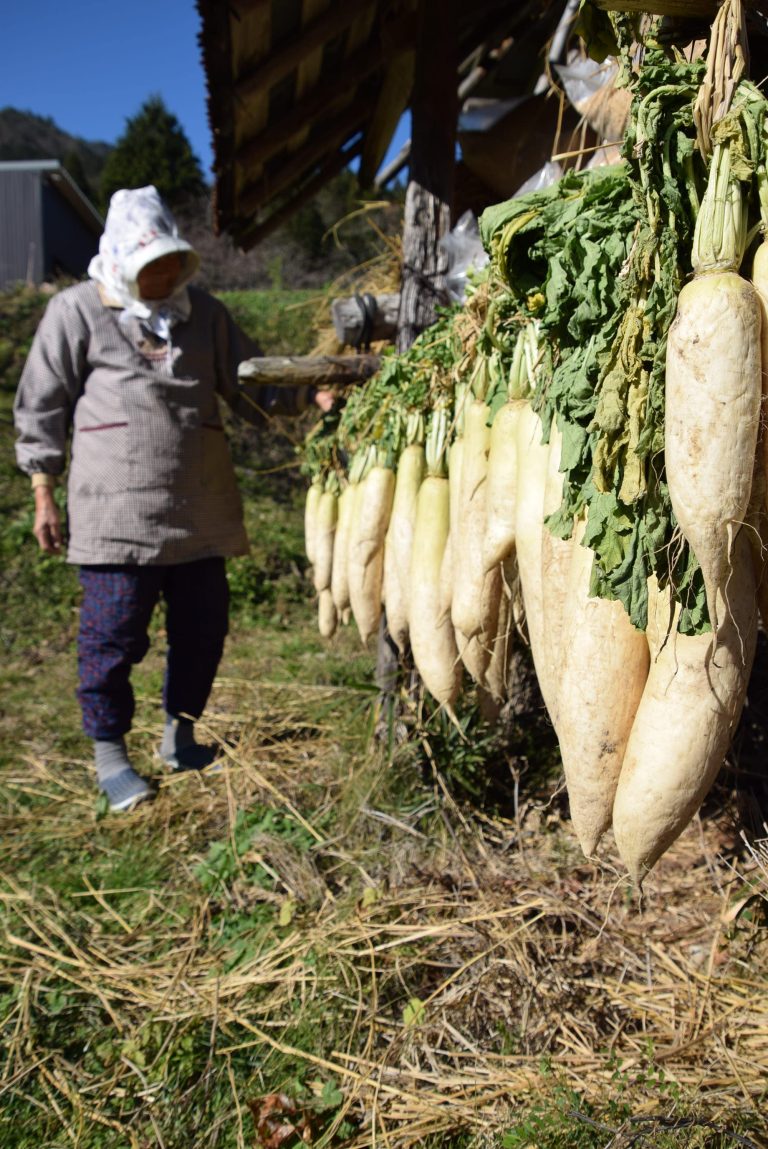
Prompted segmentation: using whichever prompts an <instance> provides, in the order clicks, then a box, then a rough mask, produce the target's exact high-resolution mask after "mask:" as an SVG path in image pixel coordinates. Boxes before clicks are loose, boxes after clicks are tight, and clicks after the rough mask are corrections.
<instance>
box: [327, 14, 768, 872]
mask: <svg viewBox="0 0 768 1149" xmlns="http://www.w3.org/2000/svg"><path fill="white" fill-rule="evenodd" d="M718 21H720V26H719V30H718V33H717V35H713V45H715V47H716V50H717V51H718V52H722V51H724V50H725V49H724V48H723V45H724V44H726V45H727V44H730V45H731V48H732V46H733V44H734V43H738V40H739V33H740V29H741V13H740V6H739V4H738V0H726V3H725V4H724V5H723V6H722V8H721V10H720V13H719V15H718ZM726 24H727V29H728V32H729V34H728V36H724V35H723V34H722V32H723V28H724V27H725V26H726ZM713 50H714V49H713ZM703 72H704V65H703V63H690V62H688V61H687V60H686V59H684V58H683V57H682V56H681V55H680V54H677V55H675V56H674V57H669V56H668V55H667V54H666V53H664V52H662V51H661V50H660V49H658V48H653V47H648V48H647V49H646V52H645V57H644V63H643V67H642V68H641V69H640V72H639V73H638V74H636V75H635V76H634V79H633V111H632V117H631V122H630V126H629V129H628V137H627V141H626V146H625V156H626V160H625V161H624V162H623V163H622V164H619V165H615V166H613V167H611V168H606V169H596V170H594V171H589V172H585V173H583V174H581V175H573V174H571V175H568V176H565V177H564V178H563V179H562V180H561V181H560V182H559V184H557V185H554V186H553V187H550V188H547V189H545V190H544V191H541V192H536V193H533V194H530V195H527V196H523V197H520V198H519V199H516V200H512V201H509V202H508V203H506V204H501V205H498V206H497V207H495V208H491V209H488V211H487V212H486V213H485V214H484V216H483V218H482V220H481V231H482V234H483V238H484V241H485V244H486V247H487V249H488V251H489V254H490V255H491V269H490V272H489V274H488V277H487V279H486V280H485V281H484V282H482V283H480V284H479V285H478V286H477V288H476V290H475V293H474V295H473V296H472V298H471V300H470V302H469V304H468V306H467V307H466V308H465V309H464V310H463V311H460V312H457V313H455V314H454V315H453V316H446V317H444V318H443V319H441V321H440V323H439V324H438V325H437V327H436V328H434V329H432V330H431V331H430V332H427V333H425V335H424V336H422V338H421V340H419V341H418V342H417V344H415V345H414V348H412V349H411V351H410V352H408V353H407V355H405V356H402V357H400V358H399V360H397V361H393V363H390V364H389V365H388V366H387V368H386V369H385V370H384V371H383V372H382V373H381V376H380V377H379V378H378V379H377V380H374V381H372V382H371V384H369V385H368V386H367V387H366V388H364V389H362V393H356V394H355V395H354V397H353V400H352V401H351V402H350V404H349V407H348V410H346V411H345V412H344V414H343V415H342V419H341V423H340V427H339V430H338V432H337V435H336V437H335V440H334V442H333V444H332V447H331V449H330V450H329V451H328V452H327V453H326V457H325V458H324V462H323V466H322V467H321V468H319V471H320V474H321V477H320V479H319V480H318V481H317V482H316V483H315V484H313V486H312V488H311V489H310V494H309V496H308V500H307V550H308V555H309V557H310V559H311V561H312V562H313V566H314V571H315V585H316V587H317V590H318V593H319V596H320V625H321V630H323V633H330V632H331V631H332V629H333V627H334V626H335V620H336V618H337V617H338V616H342V615H344V613H345V612H347V611H348V610H349V609H351V612H352V615H353V616H354V619H355V621H356V623H357V625H358V628H359V630H360V633H361V636H362V637H363V641H367V640H368V638H369V637H370V636H371V635H373V634H374V633H375V632H376V631H377V628H378V624H379V619H380V617H381V612H382V609H384V610H386V616H387V619H388V624H389V629H390V632H391V634H392V636H393V638H394V640H395V642H396V643H397V645H398V648H399V649H400V650H401V651H403V652H404V653H405V652H406V651H408V650H410V652H411V655H412V657H413V660H414V662H415V664H416V667H417V669H418V671H419V673H420V674H421V677H422V679H423V681H424V684H425V686H426V687H427V689H428V690H429V691H430V692H431V693H432V694H433V695H434V697H435V698H436V699H437V700H438V701H439V702H440V703H441V704H442V705H444V706H445V707H447V708H448V709H449V710H451V708H452V707H454V705H455V703H456V700H457V697H458V694H459V691H460V690H461V686H462V682H463V681H467V679H466V678H464V674H463V671H464V669H465V670H466V671H467V673H468V676H469V677H470V678H471V679H472V680H473V681H474V683H475V684H476V685H477V688H478V690H479V692H480V694H481V697H482V698H485V699H486V700H490V701H491V702H495V704H496V705H498V704H500V703H501V702H503V700H504V699H505V698H506V696H507V666H508V660H509V653H510V648H511V644H512V642H513V640H517V639H518V638H520V639H522V640H523V641H526V642H528V643H529V644H530V649H531V653H532V656H533V661H534V665H535V669H536V674H537V677H538V680H539V683H540V686H541V692H542V696H543V698H544V701H545V704H546V707H547V710H548V712H549V715H550V717H551V720H552V723H553V725H554V728H555V730H556V733H557V736H558V740H559V743H560V750H561V754H562V760H563V766H564V770H565V776H566V783H567V787H568V794H569V800H570V808H571V816H572V819H573V823H574V828H575V830H576V833H577V835H578V838H579V841H580V843H581V845H582V847H583V849H584V852H585V853H586V854H587V855H592V854H594V852H595V850H596V848H597V846H598V843H599V841H600V839H601V837H602V835H603V834H604V832H605V831H606V830H607V829H608V828H609V827H611V826H612V827H613V832H614V835H615V841H616V845H617V847H618V850H619V853H620V855H621V857H622V859H623V861H624V863H625V864H626V866H627V868H628V870H629V871H630V873H631V875H632V876H633V878H634V879H635V880H637V881H642V879H643V877H644V875H645V874H646V873H647V872H648V870H649V869H650V868H651V867H652V866H653V865H654V864H655V863H656V861H657V860H658V858H659V857H660V856H661V855H662V853H663V852H664V851H665V850H666V849H667V848H668V847H669V845H670V844H671V843H672V842H673V841H674V840H675V839H676V838H677V837H678V835H679V834H680V833H681V832H682V831H683V829H684V828H685V827H686V825H687V824H688V823H689V821H690V820H691V818H692V817H693V816H694V814H695V813H696V811H697V810H698V808H699V806H700V805H701V803H702V801H703V799H704V797H705V796H706V793H707V791H708V790H709V788H710V786H711V784H712V782H713V780H714V777H715V775H716V774H717V772H718V770H719V769H720V767H721V765H722V763H723V761H724V758H725V755H726V753H727V751H728V747H729V745H730V741H731V737H732V734H733V730H734V727H735V725H736V723H737V721H738V718H739V715H740V712H741V709H742V706H743V703H744V699H745V694H746V688H747V684H748V680H749V675H750V671H751V667H752V661H753V658H754V652H755V644H756V632H757V620H758V602H763V601H765V603H766V605H767V606H768V591H767V590H766V588H767V587H768V578H767V577H766V571H765V561H764V551H765V548H764V546H763V540H766V542H768V527H767V525H766V524H767V523H768V507H767V506H766V490H767V489H768V483H767V482H766V471H767V468H768V449H765V448H764V447H763V443H762V440H761V436H760V416H761V406H762V402H763V399H762V394H763V384H762V381H763V379H764V378H765V377H766V374H767V373H768V319H766V320H764V318H763V316H764V312H765V307H766V306H768V249H766V246H765V244H763V243H759V244H758V245H757V246H756V248H755V239H756V237H757V234H758V231H759V230H760V226H761V224H762V226H763V227H765V225H766V223H768V180H767V179H766V153H767V151H768V147H767V145H766V139H767V137H768V132H767V131H766V109H767V105H766V102H765V100H764V98H763V96H762V95H761V94H760V92H759V91H758V90H757V89H756V88H755V87H754V86H753V85H751V84H750V83H749V82H748V81H746V80H741V82H739V83H738V84H737V85H736V86H735V88H734V90H733V91H732V92H729V94H728V95H729V98H730V103H729V102H728V99H727V98H726V97H725V96H724V95H723V94H722V93H717V91H715V90H714V88H713V82H712V79H711V77H712V74H713V70H712V61H711V60H710V61H709V70H708V73H707V77H706V82H705V84H703V85H702V77H703ZM719 74H729V75H731V76H732V77H733V75H734V69H733V68H731V69H730V71H729V69H728V68H723V67H721V68H720V69H719ZM702 91H704V92H705V93H707V94H708V95H709V96H710V97H711V99H712V100H713V101H714V104H715V114H713V115H711V116H709V117H707V116H706V115H703V114H702V97H701V92H702ZM697 95H698V101H697ZM703 122H704V123H705V124H706V131H705V132H704V137H705V141H706V146H705V144H703V143H702V130H701V126H702V123H703ZM697 129H698V130H697ZM697 145H698V146H697ZM745 253H746V254H747V256H748V258H749V265H750V266H751V276H750V277H747V276H745V275H744V274H742V273H741V272H740V268H741V266H742V261H743V260H744V258H745ZM691 271H692V272H693V275H692V276H691ZM761 332H762V342H761Z"/></svg>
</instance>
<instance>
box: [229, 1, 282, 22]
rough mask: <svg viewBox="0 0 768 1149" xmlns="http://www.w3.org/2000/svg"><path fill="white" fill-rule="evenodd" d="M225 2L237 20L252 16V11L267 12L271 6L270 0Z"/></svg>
mask: <svg viewBox="0 0 768 1149" xmlns="http://www.w3.org/2000/svg"><path fill="white" fill-rule="evenodd" d="M227 3H228V7H229V8H230V9H231V11H232V12H233V13H234V15H235V17H236V18H237V19H238V20H242V19H243V18H244V17H245V16H252V15H253V14H254V12H256V13H258V12H262V11H264V12H268V11H269V9H270V8H271V7H272V0H227Z"/></svg>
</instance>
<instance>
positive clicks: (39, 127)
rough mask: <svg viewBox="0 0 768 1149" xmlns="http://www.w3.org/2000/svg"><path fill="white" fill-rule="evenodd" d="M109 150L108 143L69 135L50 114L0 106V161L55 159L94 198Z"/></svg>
mask: <svg viewBox="0 0 768 1149" xmlns="http://www.w3.org/2000/svg"><path fill="white" fill-rule="evenodd" d="M111 150H112V145H111V144H105V143H101V142H94V141H89V140H83V139H81V138H80V137H79V136H71V135H70V134H69V132H65V131H63V130H62V129H61V128H59V127H58V126H57V125H56V124H55V123H54V121H53V120H52V119H51V117H50V116H36V115H35V114H34V113H33V112H22V111H20V110H19V109H18V108H0V160H59V162H60V163H62V164H63V165H64V167H65V168H66V169H67V171H68V172H69V173H70V175H71V176H72V177H73V179H74V180H75V181H76V183H78V184H79V185H80V186H81V188H82V190H83V191H84V192H85V194H86V195H87V196H88V197H89V198H91V199H93V200H98V189H99V180H100V178H101V172H102V168H103V167H104V163H105V161H106V158H107V156H108V155H109V153H110V152H111Z"/></svg>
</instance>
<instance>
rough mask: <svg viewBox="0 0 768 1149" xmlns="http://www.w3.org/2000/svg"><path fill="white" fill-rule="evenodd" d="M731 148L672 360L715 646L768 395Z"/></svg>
mask: <svg viewBox="0 0 768 1149" xmlns="http://www.w3.org/2000/svg"><path fill="white" fill-rule="evenodd" d="M731 146H732V145H731V141H730V140H725V141H723V142H721V143H718V144H716V145H715V149H714V153H713V156H712V165H711V170H710V175H709V182H708V185H707V190H706V192H705V195H704V199H703V201H702V205H701V210H700V212H699V215H698V218H697V221H696V230H695V233H694V244H693V254H692V262H693V267H694V272H695V275H694V278H693V280H691V281H690V282H689V283H687V284H686V285H685V287H684V288H683V289H682V291H681V292H680V297H679V300H678V305H677V314H676V316H675V320H674V322H673V324H672V326H671V328H670V331H669V339H668V343H667V359H666V399H665V404H666V406H665V460H666V472H667V482H668V485H669V496H670V500H671V503H672V509H673V511H674V512H675V516H676V518H677V521H678V523H679V525H680V529H681V531H682V533H683V535H684V536H685V538H686V539H687V540H688V542H689V544H690V546H691V548H692V550H693V553H694V555H695V556H696V559H697V561H698V563H699V565H700V567H701V571H702V574H703V576H704V588H705V592H706V597H707V608H708V610H709V616H710V619H711V622H712V628H713V631H714V644H715V646H717V643H718V642H719V641H720V636H719V630H718V624H719V622H720V621H721V620H720V618H719V615H718V610H719V609H721V608H722V609H724V610H725V611H726V613H727V612H728V610H729V609H731V597H732V596H731V594H730V593H729V591H728V584H729V577H730V572H731V552H732V549H733V543H734V538H735V536H736V533H737V532H738V530H739V527H740V526H741V524H742V523H743V522H744V519H745V516H746V513H747V506H748V504H749V495H750V489H751V485H752V467H753V460H754V457H755V447H756V444H757V433H758V426H759V421H760V398H761V390H762V381H761V358H760V304H759V297H758V293H757V292H756V290H755V288H754V287H753V286H752V284H751V283H748V282H747V280H745V279H743V278H742V277H741V276H740V275H739V273H738V268H739V265H740V263H741V260H742V257H743V254H744V247H745V243H746V229H747V210H746V204H745V203H744V202H743V194H742V190H741V189H742V185H741V183H740V182H739V180H738V179H737V178H736V177H735V176H734V175H733V173H732V171H731ZM733 609H735V610H738V609H740V608H739V606H738V604H733Z"/></svg>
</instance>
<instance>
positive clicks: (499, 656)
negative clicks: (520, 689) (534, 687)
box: [484, 559, 516, 706]
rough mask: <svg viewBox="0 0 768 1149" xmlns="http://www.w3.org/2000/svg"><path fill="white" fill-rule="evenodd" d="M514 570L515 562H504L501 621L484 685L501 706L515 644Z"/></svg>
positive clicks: (500, 607)
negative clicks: (513, 609)
mask: <svg viewBox="0 0 768 1149" xmlns="http://www.w3.org/2000/svg"><path fill="white" fill-rule="evenodd" d="M512 570H514V573H515V575H516V568H515V565H514V562H513V561H511V560H510V559H507V561H506V563H504V564H502V587H501V598H500V600H499V621H498V626H497V630H496V637H495V638H494V640H493V645H492V649H491V657H490V660H489V662H488V667H487V669H486V672H485V682H484V687H485V689H486V690H487V691H488V694H489V695H490V697H491V698H492V699H493V700H494V702H496V703H497V704H498V705H499V706H501V705H502V703H504V702H506V700H507V670H508V668H509V659H510V654H511V651H512V646H513V644H514V636H513V632H514V625H515V624H514V619H513V612H512V595H513V593H514V592H513V588H512V585H511V583H510V579H509V574H510V571H512Z"/></svg>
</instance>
